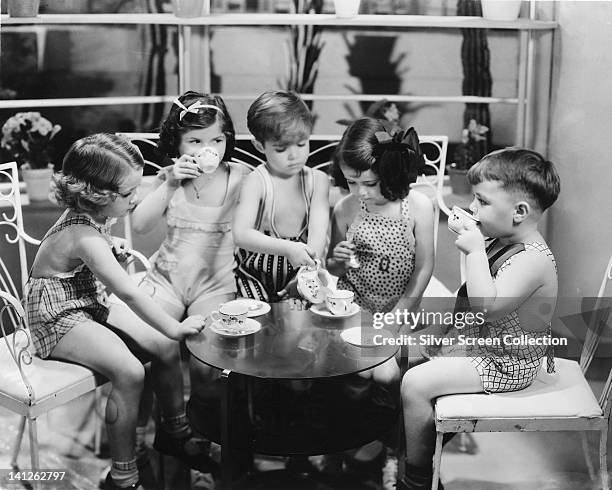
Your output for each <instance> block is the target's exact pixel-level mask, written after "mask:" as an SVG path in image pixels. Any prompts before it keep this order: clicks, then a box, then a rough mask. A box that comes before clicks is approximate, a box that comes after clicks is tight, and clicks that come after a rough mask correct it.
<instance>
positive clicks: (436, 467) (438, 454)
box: [431, 432, 444, 490]
mask: <svg viewBox="0 0 612 490" xmlns="http://www.w3.org/2000/svg"><path fill="white" fill-rule="evenodd" d="M443 437H444V432H436V449H435V451H434V457H433V479H432V480H431V490H438V482H439V481H440V463H441V462H442V439H443Z"/></svg>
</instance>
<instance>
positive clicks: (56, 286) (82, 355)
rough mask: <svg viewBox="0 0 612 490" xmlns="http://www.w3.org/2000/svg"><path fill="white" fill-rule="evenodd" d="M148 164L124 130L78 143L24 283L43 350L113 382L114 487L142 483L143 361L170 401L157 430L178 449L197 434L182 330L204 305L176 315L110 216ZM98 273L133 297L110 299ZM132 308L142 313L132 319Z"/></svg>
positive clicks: (125, 205) (120, 211) (109, 412)
mask: <svg viewBox="0 0 612 490" xmlns="http://www.w3.org/2000/svg"><path fill="white" fill-rule="evenodd" d="M143 165H144V162H143V159H142V155H141V154H140V152H139V151H138V149H137V148H136V147H135V146H134V145H132V144H131V143H130V142H128V141H127V140H125V139H123V138H121V137H119V136H115V135H109V134H95V135H92V136H88V137H86V138H83V139H81V140H78V141H77V142H75V143H74V144H73V145H72V147H71V148H70V149H69V150H68V153H67V154H66V156H65V158H64V161H63V165H62V170H61V172H58V173H57V174H56V175H55V177H54V184H55V195H56V198H57V201H58V202H59V203H60V204H61V205H63V206H65V207H66V210H65V212H64V213H63V214H62V215H61V217H60V218H59V219H58V220H57V222H56V223H55V224H54V225H53V226H52V227H51V229H50V230H49V231H48V232H47V234H46V235H45V236H44V238H43V240H42V242H41V244H40V248H39V249H38V252H37V254H36V258H35V259H34V264H33V266H32V271H31V273H30V278H29V280H28V283H27V286H26V306H27V308H26V310H27V318H28V324H29V327H30V331H31V333H32V339H33V343H34V346H35V347H36V350H37V354H38V355H39V356H40V357H42V358H53V359H62V360H66V361H70V362H75V363H78V364H82V365H84V366H87V367H89V368H91V369H93V370H94V371H96V372H98V373H100V374H102V375H103V376H104V377H105V378H107V379H108V380H109V381H110V382H111V384H112V391H111V393H110V395H109V398H108V403H107V405H106V425H107V430H108V434H109V444H110V451H111V459H112V466H111V470H110V472H109V474H108V475H107V478H106V481H105V488H107V489H115V488H136V487H138V478H139V477H138V470H137V467H136V459H135V452H134V450H135V448H134V445H135V429H136V420H137V413H138V403H139V400H140V395H141V392H142V389H143V383H144V375H145V371H144V367H143V362H148V361H151V362H152V369H153V372H154V374H155V375H154V381H155V382H154V385H155V388H156V392H157V394H158V397H159V400H160V403H161V405H162V407H163V408H162V412H163V418H164V420H165V422H166V423H165V426H164V427H165V430H164V433H163V435H162V434H158V435H159V437H160V438H162V439H164V441H165V443H166V445H167V446H172V447H173V448H179V449H178V450H179V451H180V450H183V449H184V447H185V445H186V444H187V443H188V442H189V441H190V439H191V435H190V432H189V426H188V425H187V423H186V417H185V412H184V406H183V385H182V377H181V371H180V364H179V362H178V359H179V349H178V342H175V340H180V339H183V338H185V337H186V336H188V335H193V334H196V333H198V332H199V331H200V330H201V329H202V328H203V326H204V318H203V317H202V316H200V315H194V316H190V317H188V318H186V319H185V320H183V321H182V322H181V321H178V320H176V319H174V318H173V317H172V316H171V315H168V314H167V313H166V312H165V311H164V310H163V309H162V308H161V307H160V306H158V305H157V304H156V303H155V302H154V301H153V300H151V298H150V297H148V296H147V295H146V294H145V293H144V292H143V291H142V290H141V289H139V288H138V287H137V286H136V285H135V283H134V282H133V281H132V280H131V279H130V278H129V277H128V275H127V273H126V272H125V270H124V269H123V268H122V267H121V265H119V263H118V262H117V259H116V258H115V256H114V254H113V250H112V247H113V243H112V241H111V238H110V235H109V233H108V229H109V220H111V219H112V218H117V217H121V216H124V215H125V214H127V213H128V212H129V211H130V210H131V209H132V208H133V207H134V205H135V203H136V192H137V188H138V186H139V184H140V181H141V179H142V167H143ZM96 279H98V280H100V281H101V282H102V283H103V284H104V285H105V286H106V288H107V289H108V290H109V291H111V292H113V293H115V294H116V295H117V296H118V297H119V298H120V299H121V300H123V302H124V303H125V305H118V304H116V305H115V304H113V305H111V306H110V307H109V306H106V304H105V303H104V301H103V300H102V298H101V297H100V296H99V293H98V290H97V287H96ZM126 305H127V306H126ZM128 307H129V308H128ZM130 309H131V310H133V312H134V313H135V314H136V315H138V316H139V317H140V318H141V319H142V320H143V322H142V323H141V322H138V323H134V322H133V321H132V320H133V318H134V313H133V312H132V311H130ZM128 346H129V347H128ZM198 457H199V458H204V459H205V458H206V456H205V455H204V454H199V455H198Z"/></svg>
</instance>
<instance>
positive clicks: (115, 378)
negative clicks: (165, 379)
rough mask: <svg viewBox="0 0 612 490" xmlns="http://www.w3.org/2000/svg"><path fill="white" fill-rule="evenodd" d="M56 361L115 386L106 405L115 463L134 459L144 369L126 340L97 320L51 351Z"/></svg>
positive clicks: (72, 332) (83, 325)
mask: <svg viewBox="0 0 612 490" xmlns="http://www.w3.org/2000/svg"><path fill="white" fill-rule="evenodd" d="M51 355H52V357H53V358H56V359H63V360H67V361H72V362H77V363H79V364H82V365H84V366H87V367H90V368H91V369H93V370H94V371H96V372H98V373H100V374H102V375H103V376H105V377H106V378H108V380H109V381H110V382H111V384H112V390H111V392H110V395H109V397H108V402H107V404H106V427H107V431H108V438H109V445H110V452H111V457H112V459H113V460H114V461H130V460H132V459H133V458H134V437H135V428H136V418H137V412H138V402H139V400H140V394H141V391H142V385H143V382H144V367H143V365H142V364H141V362H140V361H139V360H138V359H137V358H136V357H134V355H133V354H132V353H131V352H130V350H129V349H128V348H127V347H126V345H125V344H124V343H123V341H122V340H121V339H120V338H119V337H118V336H117V335H115V334H114V333H113V332H112V331H110V330H109V329H108V328H106V327H105V326H103V325H100V324H99V323H96V322H94V321H92V322H86V323H81V324H78V325H76V326H75V327H73V328H72V329H71V330H70V331H69V332H68V333H67V334H66V335H64V336H63V337H62V339H61V340H60V341H59V343H58V344H57V345H56V346H55V348H54V349H53V351H52V352H51Z"/></svg>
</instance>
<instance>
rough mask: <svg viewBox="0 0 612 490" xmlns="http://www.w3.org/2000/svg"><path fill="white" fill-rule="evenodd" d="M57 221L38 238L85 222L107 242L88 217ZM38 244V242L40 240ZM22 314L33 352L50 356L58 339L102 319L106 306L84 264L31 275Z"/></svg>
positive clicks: (104, 316) (89, 271)
mask: <svg viewBox="0 0 612 490" xmlns="http://www.w3.org/2000/svg"><path fill="white" fill-rule="evenodd" d="M65 216H66V213H64V215H63V216H62V217H61V218H60V219H59V220H58V222H57V223H56V224H55V226H53V227H52V228H51V229H50V230H49V231H48V232H47V234H46V235H45V236H44V238H43V239H42V241H44V240H45V239H47V238H48V237H50V236H51V235H53V234H54V233H57V232H59V231H61V230H63V229H65V228H68V227H69V226H74V225H88V226H91V227H92V228H95V229H96V230H97V231H98V232H100V233H101V234H102V235H103V236H104V237H105V238H106V239H107V240H108V241H109V243H110V237H109V236H108V233H107V231H106V230H105V229H104V228H103V227H101V226H99V225H98V224H96V223H95V222H94V221H93V220H92V219H91V218H90V217H89V216H85V215H76V216H71V217H70V218H66V217H65ZM41 243H42V242H41ZM25 302H26V315H27V321H28V325H29V328H30V333H31V335H32V342H33V343H34V347H35V348H36V353H37V354H38V356H39V357H42V358H43V359H45V358H47V357H49V356H50V354H51V353H52V351H53V348H54V347H55V346H56V345H57V343H58V342H59V341H60V340H61V338H62V337H63V336H64V335H65V334H66V333H68V332H69V331H70V329H71V328H72V327H74V326H75V325H77V324H79V323H83V322H87V321H91V320H94V321H96V322H98V323H104V322H106V319H107V318H108V313H109V311H108V308H107V307H106V306H104V305H103V304H102V303H101V298H100V293H99V292H98V286H97V283H96V278H95V276H94V275H93V273H92V272H91V270H89V268H88V267H87V266H86V265H85V264H81V265H80V266H78V267H77V268H76V269H74V270H72V271H70V272H65V273H63V274H56V275H55V276H51V277H32V276H30V278H29V279H28V282H27V284H26V294H25Z"/></svg>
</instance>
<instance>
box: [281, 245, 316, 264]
mask: <svg viewBox="0 0 612 490" xmlns="http://www.w3.org/2000/svg"><path fill="white" fill-rule="evenodd" d="M286 250H287V251H286V253H285V257H287V259H289V262H291V265H292V266H293V267H295V268H297V267H301V266H303V265H307V266H309V267H315V265H316V264H315V261H314V259H315V258H316V256H317V253H316V252H315V251H314V250H313V249H312V248H310V247H309V246H308V245H306V244H305V243H302V242H287V247H286Z"/></svg>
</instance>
